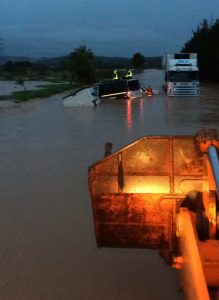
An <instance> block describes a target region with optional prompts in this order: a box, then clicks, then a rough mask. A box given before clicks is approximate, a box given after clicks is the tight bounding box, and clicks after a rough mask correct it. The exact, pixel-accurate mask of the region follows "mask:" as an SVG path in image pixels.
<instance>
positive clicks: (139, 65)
mask: <svg viewBox="0 0 219 300" xmlns="http://www.w3.org/2000/svg"><path fill="white" fill-rule="evenodd" d="M132 63H133V66H134V67H135V68H136V69H143V68H144V63H145V58H144V56H143V55H142V54H141V53H139V52H137V53H135V54H134V55H133V57H132Z"/></svg>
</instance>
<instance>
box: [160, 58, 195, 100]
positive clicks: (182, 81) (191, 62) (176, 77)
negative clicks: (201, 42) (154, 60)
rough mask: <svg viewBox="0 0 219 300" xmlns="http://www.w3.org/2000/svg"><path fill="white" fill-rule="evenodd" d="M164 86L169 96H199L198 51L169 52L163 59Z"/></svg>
mask: <svg viewBox="0 0 219 300" xmlns="http://www.w3.org/2000/svg"><path fill="white" fill-rule="evenodd" d="M163 67H164V70H165V84H164V88H165V90H166V92H167V95H168V96H198V95H199V80H198V76H199V69H198V64H197V54H196V53H175V54H167V55H166V56H165V57H164V59H163Z"/></svg>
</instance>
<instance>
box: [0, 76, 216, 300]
mask: <svg viewBox="0 0 219 300" xmlns="http://www.w3.org/2000/svg"><path fill="white" fill-rule="evenodd" d="M139 79H140V81H141V83H142V84H144V85H148V84H150V85H151V86H152V87H154V88H156V89H158V90H159V91H160V92H161V93H160V94H159V95H157V96H153V97H145V98H142V99H135V100H133V101H124V100H105V101H104V102H103V103H102V104H101V105H100V106H99V107H97V108H96V109H93V108H90V107H89V108H85V107H83V108H64V107H63V106H62V103H61V102H62V100H61V96H60V95H59V96H54V97H51V98H49V99H46V100H42V101H32V102H30V103H27V104H24V105H20V106H18V107H16V108H10V109H1V110H0V141H1V148H0V168H1V175H0V184H1V204H0V299H3V300H30V299H31V300H46V299H49V300H70V299H73V300H88V299H89V300H90V299H91V300H135V299H138V300H145V299H150V300H153V299H162V300H167V299H168V300H170V299H183V298H182V294H181V292H179V291H178V289H177V283H176V273H175V271H174V270H173V269H171V268H170V267H169V266H167V265H166V264H165V262H164V261H163V260H162V259H161V258H160V256H159V254H158V252H157V251H153V250H144V249H112V248H97V246H96V241H95V235H94V228H93V216H92V207H91V200H90V195H89V191H88V180H87V175H88V167H89V166H90V165H91V164H93V163H94V162H96V161H97V160H98V159H100V158H102V157H103V155H104V144H105V143H106V142H109V141H110V142H112V143H113V150H114V151H115V150H118V149H119V148H121V147H124V146H125V145H127V144H129V143H130V142H132V141H134V140H136V139H138V138H140V137H142V136H145V135H172V134H195V133H196V131H197V130H198V129H199V128H212V127H213V128H218V127H219V105H218V101H219V97H218V95H219V87H218V86H217V85H209V84H208V85H207V84H206V85H203V86H202V87H201V95H200V96H199V97H176V98H175V97H174V98H173V97H171V98H170V97H169V98H168V97H167V96H166V95H165V94H164V92H163V90H162V87H161V86H162V81H163V74H162V73H161V71H156V70H148V71H146V72H145V73H144V74H140V75H139Z"/></svg>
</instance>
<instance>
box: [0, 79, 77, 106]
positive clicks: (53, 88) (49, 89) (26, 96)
mask: <svg viewBox="0 0 219 300" xmlns="http://www.w3.org/2000/svg"><path fill="white" fill-rule="evenodd" d="M75 88H76V86H75V85H71V84H66V83H59V84H49V85H43V86H39V89H37V90H23V91H18V92H13V93H11V94H10V95H2V96H0V100H8V99H13V100H14V101H15V102H17V103H18V102H26V101H28V100H31V99H37V98H47V97H49V96H52V95H54V94H60V93H63V92H65V91H71V90H74V89H75Z"/></svg>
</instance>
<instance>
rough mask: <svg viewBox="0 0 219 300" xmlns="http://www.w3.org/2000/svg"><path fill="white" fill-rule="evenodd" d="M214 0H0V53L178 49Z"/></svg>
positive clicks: (217, 8)
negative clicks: (82, 46)
mask: <svg viewBox="0 0 219 300" xmlns="http://www.w3.org/2000/svg"><path fill="white" fill-rule="evenodd" d="M204 18H206V19H207V20H209V21H210V20H215V19H217V18H219V0H0V38H2V39H3V40H0V50H2V49H1V48H2V44H4V55H19V56H32V57H42V56H47V57H54V56H62V55H67V54H68V53H70V52H71V51H73V50H74V49H75V48H77V47H79V46H81V45H85V46H86V47H88V48H90V49H91V50H92V51H93V52H94V54H95V55H102V56H120V57H132V56H133V54H134V53H136V52H141V53H142V54H143V55H145V56H160V55H163V54H165V53H167V52H177V51H180V49H181V48H182V47H183V45H184V43H185V42H186V41H187V40H188V39H189V38H190V37H191V36H192V30H195V29H196V28H197V26H198V25H199V24H200V23H201V22H202V21H203V19H204Z"/></svg>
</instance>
